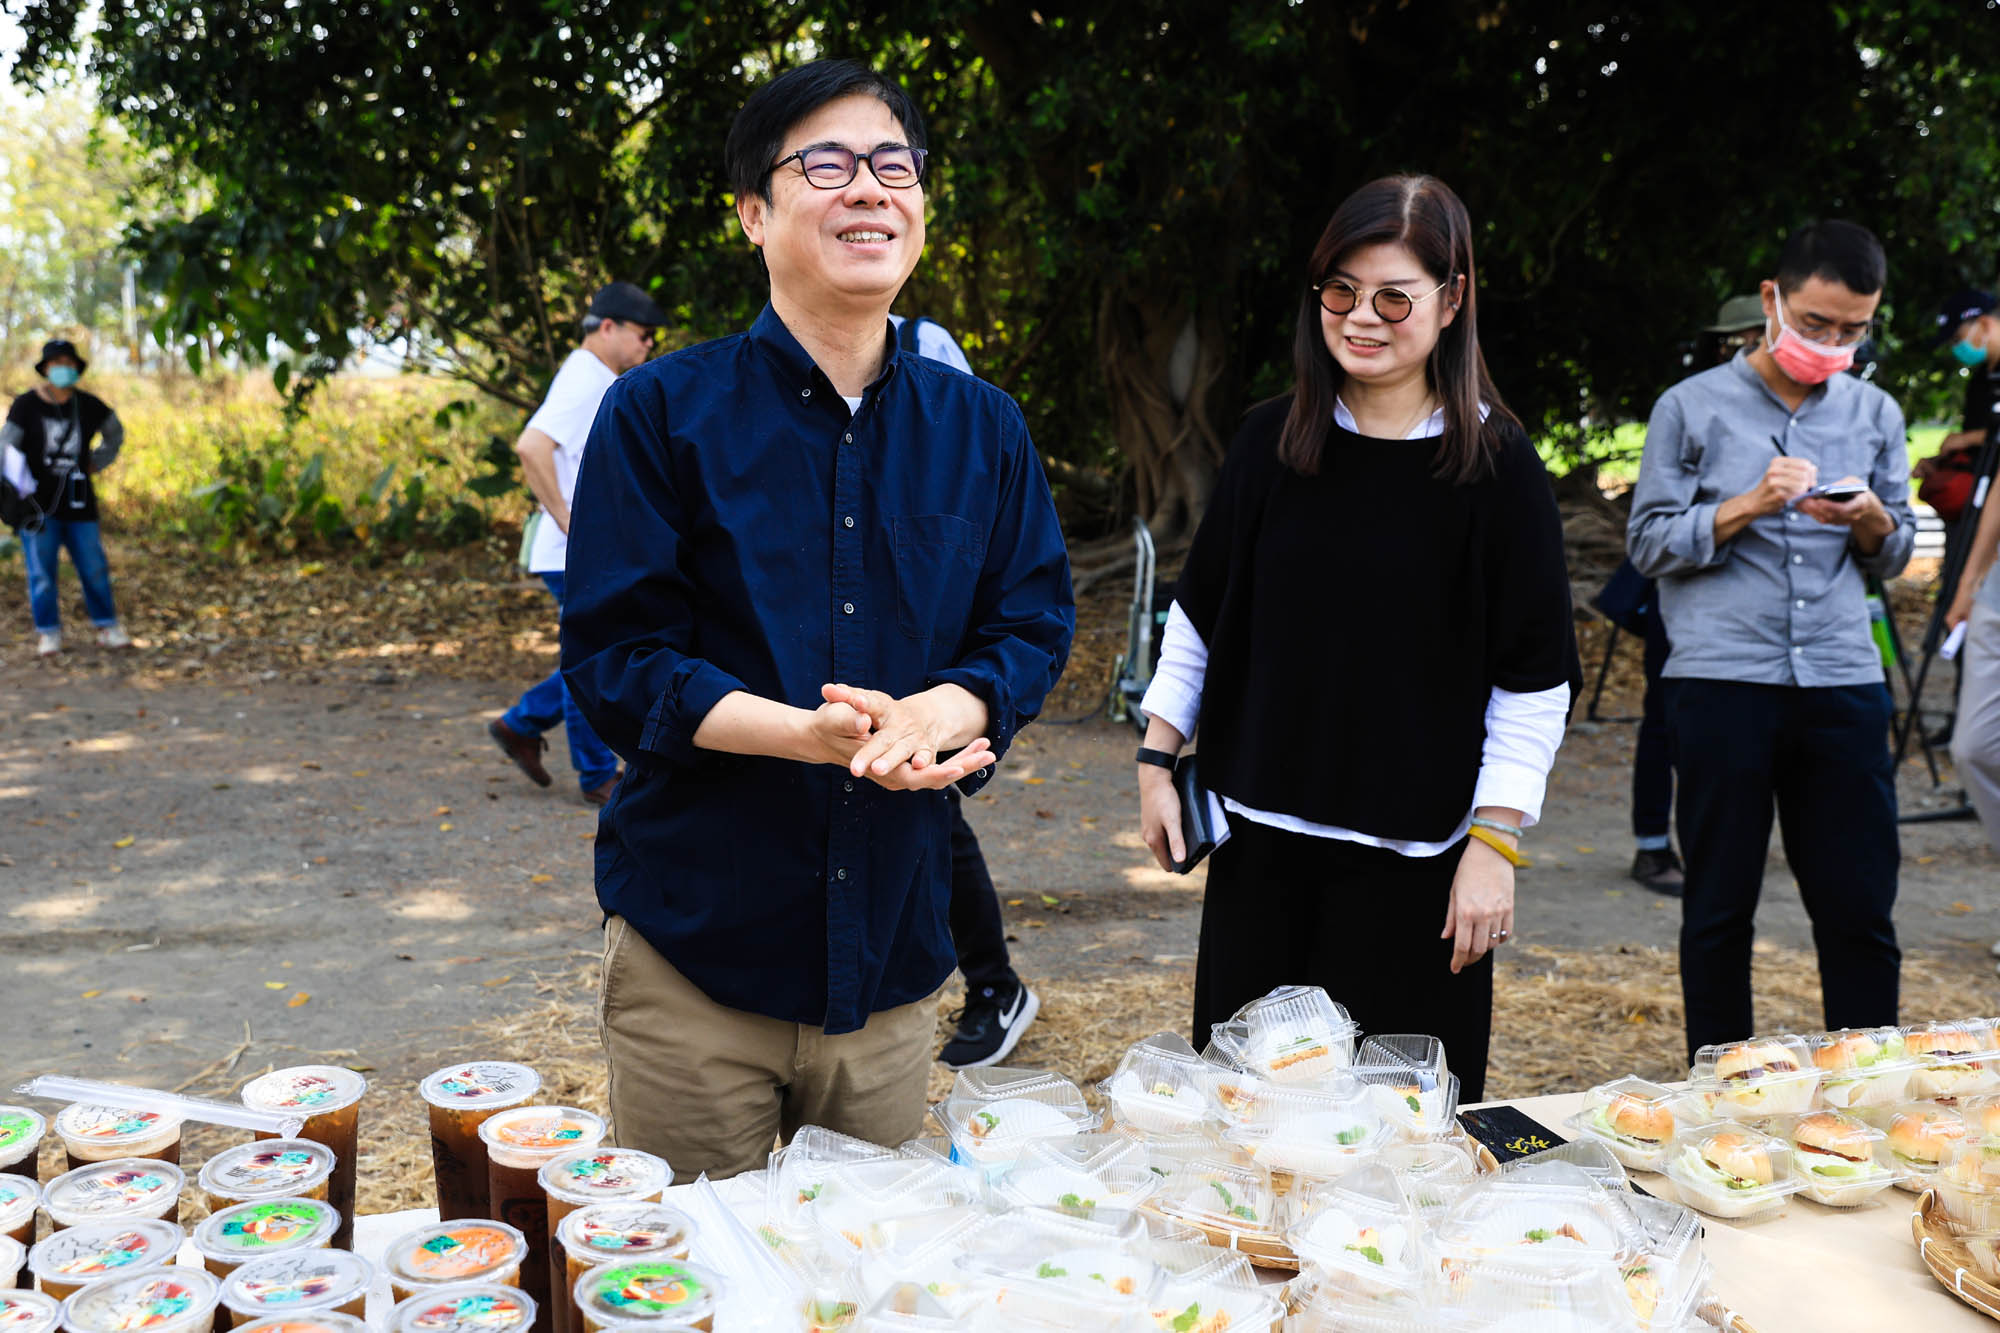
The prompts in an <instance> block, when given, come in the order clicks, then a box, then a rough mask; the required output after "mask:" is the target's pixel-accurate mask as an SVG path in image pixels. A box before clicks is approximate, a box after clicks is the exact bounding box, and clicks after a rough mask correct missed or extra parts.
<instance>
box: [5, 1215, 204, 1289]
mask: <svg viewBox="0 0 2000 1333" xmlns="http://www.w3.org/2000/svg"><path fill="white" fill-rule="evenodd" d="M186 1239H187V1233H186V1232H185V1231H182V1230H181V1229H180V1228H179V1227H178V1226H176V1225H175V1224H174V1223H172V1222H167V1221H163V1220H160V1219H157V1218H152V1219H147V1220H144V1221H138V1222H85V1223H82V1224H81V1225H78V1226H73V1227H70V1228H69V1229H67V1230H65V1231H58V1232H56V1233H55V1234H54V1235H53V1236H50V1237H49V1238H48V1239H47V1240H45V1241H43V1242H41V1243H40V1244H39V1245H36V1246H35V1247H34V1248H33V1249H31V1250H29V1251H28V1271H29V1272H31V1273H33V1274H34V1275H35V1276H36V1277H37V1278H39V1279H40V1280H41V1283H42V1285H43V1286H47V1285H48V1284H49V1283H51V1282H54V1283H57V1284H59V1285H62V1286H66V1287H74V1286H79V1285H81V1284H83V1283H86V1282H100V1281H102V1280H104V1279H105V1278H107V1277H116V1276H120V1275H122V1274H125V1273H142V1272H145V1271H146V1270H147V1269H151V1268H158V1267H159V1266H160V1265H161V1264H167V1263H172V1262H173V1260H174V1256H175V1255H176V1254H177V1253H179V1251H180V1248H181V1244H182V1242H183V1241H185V1240H186Z"/></svg>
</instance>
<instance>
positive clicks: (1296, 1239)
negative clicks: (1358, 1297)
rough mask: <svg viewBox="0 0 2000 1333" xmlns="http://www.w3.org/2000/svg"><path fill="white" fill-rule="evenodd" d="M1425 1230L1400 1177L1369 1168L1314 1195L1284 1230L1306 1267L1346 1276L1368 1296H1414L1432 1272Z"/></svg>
mask: <svg viewBox="0 0 2000 1333" xmlns="http://www.w3.org/2000/svg"><path fill="white" fill-rule="evenodd" d="M1422 1236H1423V1227H1422V1224H1421V1223H1420V1222H1419V1220H1418V1217H1417V1211H1416V1209H1415V1208H1413V1207H1411V1206H1410V1201H1409V1199H1408V1198H1407V1197H1405V1195H1404V1194H1403V1189H1402V1185H1401V1184H1400V1183H1399V1182H1398V1180H1397V1179H1396V1176H1395V1173H1394V1172H1392V1171H1390V1170H1389V1169H1388V1168H1387V1167H1384V1166H1369V1167H1364V1168H1362V1169H1361V1170H1359V1171H1355V1172H1352V1173H1350V1174H1349V1175H1348V1176H1347V1177H1345V1178H1344V1179H1343V1180H1341V1181H1340V1182H1339V1183H1337V1184H1335V1185H1333V1186H1331V1187H1329V1188H1327V1189H1324V1190H1318V1191H1315V1192H1314V1194H1313V1202H1312V1206H1311V1207H1310V1208H1309V1209H1308V1210H1307V1211H1305V1212H1304V1213H1302V1214H1301V1215H1300V1216H1299V1217H1298V1218H1297V1219H1296V1220H1295V1221H1294V1222H1293V1223H1292V1224H1291V1225H1290V1226H1288V1227H1286V1228H1285V1239H1286V1241H1287V1242H1288V1243H1289V1244H1290V1245H1291V1247H1292V1251H1293V1253H1295V1254H1297V1255H1298V1256H1299V1258H1300V1260H1301V1261H1303V1262H1305V1263H1309V1264H1314V1265H1316V1266H1317V1267H1319V1268H1320V1269H1322V1270H1324V1271H1331V1272H1338V1273H1345V1274H1346V1275H1347V1276H1348V1277H1349V1279H1350V1280H1351V1282H1352V1283H1353V1284H1355V1285H1356V1286H1358V1287H1359V1288H1360V1289H1361V1290H1363V1291H1364V1292H1366V1293H1368V1294H1371V1295H1374V1294H1384V1293H1386V1292H1388V1291H1402V1292H1414V1291H1415V1290H1416V1289H1417V1287H1418V1285H1419V1284H1420V1283H1421V1282H1422V1280H1423V1276H1424V1274H1425V1272H1426V1270H1427V1268H1428V1265H1427V1264H1426V1263H1425V1261H1424V1259H1423V1258H1422V1251H1421V1246H1420V1241H1421V1239H1422Z"/></svg>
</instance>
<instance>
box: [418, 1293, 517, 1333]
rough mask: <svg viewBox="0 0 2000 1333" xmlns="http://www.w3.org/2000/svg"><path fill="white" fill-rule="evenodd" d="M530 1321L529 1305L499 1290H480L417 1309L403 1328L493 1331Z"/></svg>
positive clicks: (430, 1332)
mask: <svg viewBox="0 0 2000 1333" xmlns="http://www.w3.org/2000/svg"><path fill="white" fill-rule="evenodd" d="M527 1322H528V1308H527V1307H526V1306H525V1305H523V1304H522V1303H521V1302H520V1301H518V1300H516V1299H514V1298H513V1297H510V1296H505V1295H502V1294H500V1293H498V1292H483V1291H482V1292H478V1293H476V1294H468V1295H465V1296H460V1297H458V1298H457V1299H456V1300H449V1301H439V1302H437V1303H436V1304H435V1305H426V1306H424V1307H423V1308H422V1309H420V1310H417V1311H414V1312H413V1313H411V1314H410V1315H408V1316H407V1317H406V1318H405V1319H404V1321H403V1327H405V1328H412V1329H422V1330H424V1333H436V1331H438V1330H456V1329H466V1330H494V1329H510V1328H519V1327H520V1326H522V1325H523V1324H526V1323H527Z"/></svg>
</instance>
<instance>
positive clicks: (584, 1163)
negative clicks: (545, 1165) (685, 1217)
mask: <svg viewBox="0 0 2000 1333" xmlns="http://www.w3.org/2000/svg"><path fill="white" fill-rule="evenodd" d="M549 1174H550V1175H551V1176H553V1177H555V1183H556V1184H558V1185H561V1186H562V1187H564V1188H566V1189H572V1190H586V1191H590V1192H593V1193H602V1194H628V1193H631V1192H633V1191H635V1190H644V1189H648V1188H657V1187H658V1186H659V1185H660V1184H661V1183H662V1180H661V1176H660V1171H659V1168H658V1166H656V1165H655V1164H654V1162H653V1161H652V1159H650V1158H647V1157H641V1156H639V1155H638V1154H636V1153H633V1152H630V1151H626V1150H622V1149H618V1148H606V1149H604V1150H603V1151H602V1152H595V1153H592V1154H591V1155H590V1156H588V1157H578V1158H574V1159H572V1160H570V1161H567V1162H564V1163H562V1164H561V1165H559V1166H557V1167H556V1168H554V1169H553V1170H551V1171H550V1172H549Z"/></svg>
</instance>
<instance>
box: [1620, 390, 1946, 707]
mask: <svg viewBox="0 0 2000 1333" xmlns="http://www.w3.org/2000/svg"><path fill="white" fill-rule="evenodd" d="M1774 437H1775V438H1776V439H1778V440H1780V441H1782V442H1783V443H1784V446H1785V452H1786V453H1788V454H1790V455H1791V456H1792V457H1794V458H1805V459H1810V460H1811V461H1812V462H1814V463H1816V464H1818V465H1819V479H1820V481H1821V482H1830V481H1837V480H1839V479H1840V478H1842V477H1845V476H1849V475H1852V476H1857V477H1863V478H1866V479H1867V481H1868V484H1869V486H1870V487H1871V488H1873V490H1874V492H1875V494H1876V495H1878V496H1880V497H1881V499H1882V505H1883V507H1884V508H1886V509H1887V510H1888V511H1889V516H1890V517H1891V518H1893V519H1895V520H1896V530H1895V531H1894V532H1892V533H1890V534H1889V536H1888V537H1887V538H1886V539H1885V540H1884V541H1883V543H1882V549H1881V550H1879V551H1877V552H1876V553H1875V554H1874V555H1872V556H1869V555H1862V554H1861V552H1860V551H1859V550H1858V549H1857V548H1856V547H1855V545H1854V543H1853V542H1852V541H1851V540H1849V533H1848V530H1847V529H1846V528H1843V527H1836V526H1831V525H1828V524H1823V523H1818V522H1815V521H1814V520H1812V519H1810V518H1808V517H1806V516H1805V515H1804V514H1802V513H1800V512H1799V511H1798V509H1797V508H1796V507H1794V506H1787V507H1786V508H1785V510H1784V511H1783V512H1782V513H1778V514H1770V515H1766V516H1764V517H1762V518H1757V519H1752V520H1751V522H1750V524H1749V526H1747V527H1745V528H1744V529H1743V530H1742V531H1741V532H1739V533H1737V534H1736V535H1735V536H1734V537H1732V538H1731V539H1730V540H1729V541H1727V542H1725V543H1723V544H1722V545H1720V546H1718V545H1717V544H1716V541H1715V512H1716V510H1717V509H1718V508H1720V507H1721V505H1722V502H1723V501H1725V500H1728V499H1730V498H1731V497H1733V496H1738V495H1742V494H1744V493H1745V492H1747V491H1750V490H1753V489H1755V488H1756V486H1757V484H1758V483H1759V482H1760V481H1762V480H1763V477H1764V469H1765V468H1767V467H1769V466H1770V463H1771V460H1772V459H1773V458H1776V457H1777V456H1778V450H1777V448H1776V447H1775V446H1774V445H1773V444H1772V439H1773V438H1774ZM1909 475H1910V468H1909V460H1908V458H1907V456H1906V455H1905V452H1904V435H1903V414H1902V412H1901V411H1900V410H1898V408H1897V407H1896V404H1895V401H1894V400H1893V399H1891V398H1890V397H1889V395H1888V394H1886V393H1884V392H1882V390H1880V389H1878V388H1876V387H1875V386H1874V385H1872V384H1864V383H1863V382H1862V381H1860V380H1858V379H1855V378H1854V377H1853V376H1851V375H1836V376H1834V377H1833V378H1832V379H1830V380H1828V381H1827V382H1826V383H1825V384H1823V385H1821V386H1820V387H1818V388H1816V389H1814V390H1813V392H1812V394H1811V395H1810V396H1809V397H1807V399H1806V400H1805V402H1804V403H1803V404H1801V405H1800V407H1799V410H1798V411H1797V412H1796V413H1794V412H1791V411H1790V410H1788V409H1787V408H1786V406H1785V404H1784V402H1783V401H1782V400H1781V399H1779V397H1778V396H1777V395H1776V394H1774V393H1772V392H1771V390H1770V388H1769V386H1767V385H1766V384H1765V383H1764V381H1763V379H1762V378H1761V377H1759V376H1758V374H1757V372H1756V371H1755V370H1754V369H1752V368H1751V365H1750V362H1749V359H1748V357H1747V355H1745V354H1740V353H1739V354H1738V355H1737V357H1736V358H1735V359H1734V360H1733V361H1730V362H1727V363H1726V364H1724V365H1720V366H1717V367H1715V368H1714V369H1713V370H1704V371H1703V372H1701V374H1699V375H1695V376H1692V377H1691V378H1689V379H1685V380H1682V381H1681V382H1680V383H1679V384H1676V385H1675V386H1674V387H1673V388H1671V389H1669V390H1667V391H1666V393H1664V394H1662V395H1661V397H1660V401H1659V402H1658V403H1656V404H1655V405H1654V407H1653V417H1652V420H1651V421H1649V422H1647V423H1646V452H1645V455H1644V457H1643V458H1642V459H1641V461H1640V464H1639V484H1638V487H1637V489H1636V490H1635V491H1634V492H1633V497H1632V519H1631V522H1630V523H1629V524H1628V525H1627V527H1626V530H1625V539H1626V543H1627V545H1628V546H1629V547H1630V548H1631V555H1632V563H1633V564H1634V565H1636V566H1637V567H1638V569H1639V572H1640V573H1642V574H1644V575H1646V576H1647V577H1648V578H1654V579H1658V580H1659V586H1660V591H1659V597H1660V614H1661V616H1662V617H1663V618H1664V619H1665V621H1666V626H1667V637H1668V639H1669V640H1671V641H1672V644H1673V651H1672V653H1671V655H1669V657H1668V658H1667V666H1666V671H1665V674H1666V675H1668V676H1691V677H1698V678H1702V679H1706V680H1738V681H1747V682H1751V683H1755V684H1762V685H1808V686H1811V685H1868V684H1876V683H1879V682H1880V681H1881V679H1882V657H1881V653H1880V652H1879V651H1878V650H1877V649H1876V647H1875V642H1874V639H1873V638H1872V637H1871V635H1870V633H1869V627H1868V607H1867V604H1866V602H1865V601H1864V600H1863V599H1864V597H1865V596H1866V584H1865V581H1864V576H1865V575H1868V574H1876V575H1879V576H1881V577H1882V578H1892V577H1894V576H1895V575H1896V574H1897V573H1899V572H1900V571H1901V570H1902V568H1903V566H1904V565H1905V564H1907V563H1909V559H1910V550H1911V548H1912V547H1913V546H1914V545H1915V544H1916V520H1915V519H1914V518H1913V517H1912V516H1911V514H1910V500H1909Z"/></svg>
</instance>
